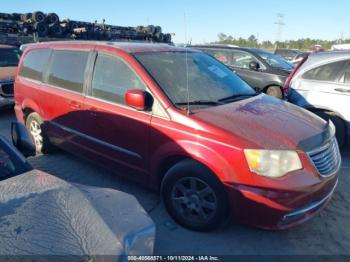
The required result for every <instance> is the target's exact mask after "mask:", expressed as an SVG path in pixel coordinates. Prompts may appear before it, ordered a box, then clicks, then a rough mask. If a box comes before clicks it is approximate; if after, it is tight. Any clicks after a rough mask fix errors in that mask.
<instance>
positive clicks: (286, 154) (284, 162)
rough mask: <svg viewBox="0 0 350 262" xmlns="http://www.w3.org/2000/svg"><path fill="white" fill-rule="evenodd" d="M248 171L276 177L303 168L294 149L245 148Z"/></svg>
mask: <svg viewBox="0 0 350 262" xmlns="http://www.w3.org/2000/svg"><path fill="white" fill-rule="evenodd" d="M244 154H245V158H246V159H247V162H248V165H249V168H250V171H252V172H254V173H256V174H258V175H261V176H266V177H272V178H277V177H281V176H284V175H286V174H287V173H289V172H292V171H295V170H299V169H302V168H303V165H302V164H301V161H300V158H299V156H298V153H297V152H296V151H291V150H256V149H245V150H244Z"/></svg>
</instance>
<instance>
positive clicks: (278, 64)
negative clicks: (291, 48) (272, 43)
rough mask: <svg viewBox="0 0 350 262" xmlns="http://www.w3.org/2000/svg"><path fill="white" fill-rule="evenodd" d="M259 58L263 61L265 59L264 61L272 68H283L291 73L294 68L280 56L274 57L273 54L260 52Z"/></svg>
mask: <svg viewBox="0 0 350 262" xmlns="http://www.w3.org/2000/svg"><path fill="white" fill-rule="evenodd" d="M259 56H260V57H261V58H262V59H264V61H265V62H266V63H268V64H269V65H270V66H271V67H275V68H281V69H284V70H288V71H291V70H293V68H294V66H293V65H292V64H290V63H288V62H287V61H285V60H284V59H283V58H280V57H279V56H277V55H274V54H272V53H268V52H259Z"/></svg>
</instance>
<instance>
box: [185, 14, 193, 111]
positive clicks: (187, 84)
mask: <svg viewBox="0 0 350 262" xmlns="http://www.w3.org/2000/svg"><path fill="white" fill-rule="evenodd" d="M184 27H185V43H186V44H185V54H186V58H185V60H186V89H187V115H190V114H191V108H190V87H189V79H188V51H187V45H188V42H187V19H186V13H184Z"/></svg>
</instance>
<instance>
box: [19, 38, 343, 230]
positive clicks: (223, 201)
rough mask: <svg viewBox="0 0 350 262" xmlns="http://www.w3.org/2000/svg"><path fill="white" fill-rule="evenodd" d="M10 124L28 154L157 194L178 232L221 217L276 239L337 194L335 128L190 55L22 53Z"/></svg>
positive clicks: (85, 50) (149, 48) (100, 50)
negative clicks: (96, 169)
mask: <svg viewBox="0 0 350 262" xmlns="http://www.w3.org/2000/svg"><path fill="white" fill-rule="evenodd" d="M15 103H16V105H15V110H16V116H17V119H18V120H19V121H20V122H22V123H23V124H25V125H26V127H27V128H28V130H29V131H30V133H31V135H32V138H33V140H34V142H35V144H36V147H37V151H39V152H40V151H41V152H43V153H46V152H49V151H50V150H52V148H53V147H59V148H62V149H64V150H66V151H69V152H71V153H73V154H76V155H78V156H81V157H84V158H88V159H90V160H91V161H93V162H95V163H97V164H100V165H103V166H104V167H106V168H109V169H111V170H113V171H115V172H116V173H118V174H120V175H122V176H125V177H127V178H131V179H134V180H137V181H139V182H141V183H143V184H144V185H146V186H148V187H150V188H152V189H159V190H160V192H161V195H162V199H163V201H164V203H165V206H166V208H167V210H168V211H169V213H170V214H171V215H172V217H173V218H174V219H175V220H176V221H177V222H178V223H180V224H181V225H183V226H185V227H188V228H190V229H193V230H199V231H205V230H210V229H213V228H215V227H217V226H218V225H220V224H221V223H222V222H224V221H225V220H227V219H228V218H229V217H231V218H233V219H235V220H236V221H240V222H242V223H246V224H249V225H253V226H257V227H261V228H267V229H284V228H288V227H291V226H293V225H296V224H300V223H302V222H304V221H306V220H308V219H309V218H311V217H312V216H314V215H315V214H317V213H318V212H319V211H320V210H321V209H322V208H323V207H324V206H325V205H326V204H327V203H328V201H329V200H330V199H331V196H332V194H333V192H334V189H335V188H336V185H337V181H338V179H337V172H338V171H339V169H340V165H341V158H340V154H339V149H338V145H337V142H336V140H335V138H334V126H333V125H332V123H331V122H329V123H327V122H325V121H323V120H321V119H320V118H318V117H316V116H315V115H313V114H312V113H309V112H307V111H305V110H303V109H301V108H298V107H296V106H294V105H292V104H289V103H287V102H284V101H281V100H278V99H275V98H273V97H269V96H266V95H264V94H257V93H256V92H255V91H254V90H253V89H252V88H251V87H250V86H248V85H247V84H246V83H245V82H244V81H242V80H241V79H240V78H239V77H238V76H237V75H236V74H235V73H233V72H232V71H230V70H229V69H228V68H227V67H226V66H224V65H223V64H221V63H220V62H218V61H217V60H215V59H214V58H212V57H210V56H208V55H206V54H204V53H202V52H200V51H196V50H192V49H185V48H177V47H173V46H169V45H164V44H144V43H101V42H99V43H97V42H56V43H42V44H38V45H33V46H30V47H29V48H27V49H26V50H25V52H24V54H23V56H22V58H21V61H20V65H19V69H18V72H17V76H16V81H15Z"/></svg>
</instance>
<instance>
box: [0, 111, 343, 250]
mask: <svg viewBox="0 0 350 262" xmlns="http://www.w3.org/2000/svg"><path fill="white" fill-rule="evenodd" d="M13 120H15V117H14V114H13V113H12V112H11V111H5V112H0V135H4V136H5V137H7V138H9V137H10V122H11V121H13ZM342 156H343V164H342V169H341V172H340V178H339V185H338V188H337V189H336V192H335V194H334V197H333V199H332V201H331V202H330V204H329V205H328V206H327V207H326V208H325V209H324V210H323V211H322V212H321V213H320V214H319V215H318V216H317V217H315V218H314V219H312V220H311V221H309V222H307V223H305V224H303V225H301V226H298V227H296V228H293V229H290V230H287V231H264V230H259V229H255V228H250V227H246V226H242V225H234V224H232V225H228V226H226V227H225V228H222V229H219V230H217V231H214V232H210V233H196V232H191V231H189V230H186V229H184V228H181V227H180V226H177V225H176V224H175V223H174V222H173V221H172V220H171V218H170V217H169V215H168V214H167V212H166V211H165V209H164V207H163V205H162V204H161V203H160V201H159V197H158V195H156V194H155V193H152V192H149V191H147V190H145V189H143V188H141V187H139V186H138V185H136V184H134V183H132V182H129V181H125V180H122V179H120V178H119V177H117V176H116V175H115V174H112V173H110V172H108V171H106V170H103V169H101V168H100V167H98V166H95V165H93V164H92V163H91V162H88V161H86V160H82V159H79V158H77V157H74V156H72V155H69V154H67V153H63V152H59V153H55V154H52V155H45V156H37V157H34V158H30V160H29V161H30V163H31V164H32V165H33V166H34V167H35V168H37V169H40V170H43V171H45V172H48V173H50V174H52V175H55V176H57V177H60V178H62V179H65V180H67V181H70V182H74V183H80V184H85V185H92V186H97V187H108V188H113V189H116V190H120V191H124V192H127V193H129V194H132V195H134V196H135V197H136V198H137V199H138V200H139V202H140V203H141V204H142V206H143V207H144V208H145V210H147V211H148V212H149V214H150V216H151V217H152V219H153V220H154V222H155V224H156V227H157V235H156V244H155V254H156V255H169V254H176V255H179V254H187V255H188V254H191V255H204V254H207V255H229V254H244V255H295V254H297V255H316V254H317V255H323V254H324V255H335V254H337V255H350V150H347V151H344V152H343V153H342Z"/></svg>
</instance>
